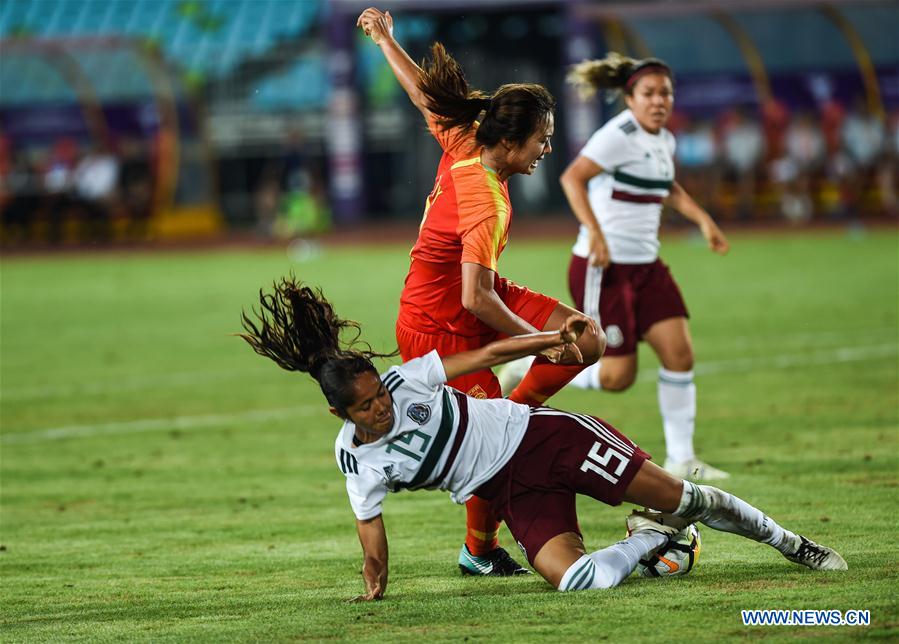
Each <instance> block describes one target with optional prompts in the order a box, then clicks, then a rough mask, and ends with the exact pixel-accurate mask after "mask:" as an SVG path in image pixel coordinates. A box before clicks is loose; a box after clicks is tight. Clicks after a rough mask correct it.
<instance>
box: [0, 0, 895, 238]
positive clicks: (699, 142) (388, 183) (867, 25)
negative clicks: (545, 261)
mask: <svg viewBox="0 0 899 644" xmlns="http://www.w3.org/2000/svg"><path fill="white" fill-rule="evenodd" d="M368 4H369V3H367V2H359V1H356V0H334V1H332V2H326V1H324V0H115V1H101V0H6V1H5V2H3V3H2V4H0V207H2V209H3V222H2V225H3V228H2V233H3V242H4V244H6V245H15V244H22V243H32V242H38V243H44V242H47V241H51V242H59V243H65V242H76V243H77V242H81V241H84V240H85V239H88V240H92V241H98V242H102V241H108V240H117V239H126V238H139V239H142V238H147V237H150V238H166V237H185V236H211V235H216V234H219V233H221V232H222V231H225V230H250V229H253V230H256V231H258V232H259V233H260V234H262V235H266V236H269V235H283V236H288V237H289V236H292V235H295V234H302V233H305V232H309V231H315V230H320V229H323V228H325V227H327V226H328V225H329V221H330V220H331V219H332V218H333V220H334V221H336V223H337V224H338V225H351V224H353V223H355V222H358V221H362V220H371V219H377V220H380V219H383V218H388V217H392V218H408V219H413V218H414V219H417V218H418V217H419V216H420V209H421V203H422V201H423V198H424V196H425V195H426V194H427V192H428V191H429V189H430V186H431V183H432V181H433V171H434V168H435V167H436V164H437V158H438V149H437V146H436V145H434V144H433V143H432V142H431V140H430V138H429V136H428V134H427V132H426V131H425V130H424V128H423V126H422V125H421V124H420V122H419V120H420V119H419V117H418V115H417V113H416V112H415V111H414V109H412V108H411V106H410V105H409V104H408V101H407V100H406V98H405V96H404V95H403V94H402V91H401V90H400V88H399V87H398V85H397V84H396V82H395V81H394V79H393V77H392V74H391V73H390V70H389V68H388V67H387V66H386V64H385V63H384V61H383V59H382V57H381V55H380V53H379V52H378V51H377V49H376V48H375V47H374V46H373V45H372V44H371V43H369V42H367V40H366V39H365V38H363V37H361V36H360V34H359V33H358V32H357V31H356V29H355V18H356V16H357V15H358V13H359V11H361V10H362V9H363V8H364V7H365V6H367V5H368ZM383 7H384V8H390V9H391V12H392V13H393V14H394V15H395V17H396V35H397V37H398V39H399V40H400V41H401V42H402V43H403V45H404V46H405V47H406V48H407V49H408V51H409V52H410V54H411V55H413V57H416V58H421V57H423V56H424V55H425V54H426V52H427V47H428V45H429V44H430V43H431V42H432V41H434V40H441V41H442V42H444V43H445V44H446V45H447V47H448V48H449V49H450V51H451V52H452V53H453V54H454V55H455V56H456V57H457V58H458V59H459V61H460V62H461V63H462V65H463V67H464V68H465V69H466V71H467V73H468V75H469V78H470V80H471V82H472V84H473V85H475V86H476V87H480V88H484V89H493V88H495V87H496V86H498V85H500V84H501V83H504V82H512V81H532V82H540V83H543V84H545V85H547V86H548V87H549V89H550V90H551V91H552V92H553V93H554V94H556V96H557V97H558V98H559V101H560V104H559V110H558V115H557V120H558V126H557V137H556V138H557V140H556V141H555V149H556V151H555V153H554V154H553V156H552V157H551V158H550V159H549V163H546V164H544V166H543V167H542V168H541V172H540V173H538V175H536V176H535V177H532V178H529V179H528V180H527V181H519V180H513V181H512V190H513V193H514V194H513V200H514V202H515V203H516V208H517V212H518V213H519V214H520V215H523V216H528V215H529V214H546V213H555V214H562V213H564V211H565V206H564V200H563V197H562V194H561V191H560V189H559V187H558V185H557V181H556V179H557V177H558V175H559V174H560V172H561V170H562V169H563V168H564V166H565V165H566V164H567V162H568V161H569V160H570V158H571V157H572V156H573V155H575V154H576V153H577V151H578V149H579V146H580V145H581V144H582V143H583V142H584V141H585V140H586V138H587V136H589V134H590V133H591V132H592V131H593V130H594V129H595V128H596V127H598V126H599V125H600V124H601V123H602V122H603V121H604V120H606V119H607V118H609V117H610V116H611V115H612V114H614V113H615V112H616V111H617V110H618V109H619V107H620V106H619V105H609V104H606V103H604V102H602V101H599V100H597V101H594V102H593V103H589V104H581V103H579V102H578V101H577V100H576V99H575V97H574V95H573V93H572V92H571V91H570V90H569V89H568V88H566V87H565V86H564V84H563V81H562V79H563V78H564V73H563V70H564V67H565V65H567V64H569V63H571V62H576V61H579V60H581V59H583V58H585V57H594V56H601V55H603V54H604V53H605V52H606V51H608V50H613V49H614V50H617V51H621V52H623V53H628V54H630V55H633V56H637V57H643V56H648V55H654V56H658V57H661V58H663V59H665V60H667V61H668V62H669V64H670V65H671V66H672V68H673V69H674V70H675V72H676V75H677V100H676V109H677V113H676V115H675V118H673V119H672V123H671V124H670V125H671V128H672V129H673V130H675V131H676V133H677V134H678V138H679V149H678V161H679V164H680V165H679V177H680V178H681V180H682V181H683V183H684V184H685V185H686V187H687V189H688V190H690V191H691V192H692V193H694V195H695V196H696V197H697V198H698V199H699V200H701V201H702V202H704V203H705V204H707V205H708V206H709V207H710V209H711V210H712V211H713V212H715V213H716V214H717V215H719V216H721V217H722V218H734V219H742V220H748V221H755V220H767V221H779V220H790V221H793V222H805V221H809V220H815V219H836V218H846V217H856V216H860V215H863V216H881V217H883V216H895V215H896V211H897V201H896V191H897V184H899V178H897V173H899V162H897V157H899V39H897V38H896V34H897V33H899V4H897V3H895V2H890V1H871V2H868V1H856V2H837V3H831V4H826V5H825V4H820V3H817V2H809V1H802V0H780V1H777V0H763V1H759V2H743V1H741V0H739V1H734V2H729V3H715V2H707V1H702V0H697V1H688V0H684V1H680V2H678V1H673V0H672V1H665V2H637V3H619V4H614V3H613V4H608V3H605V4H598V3H591V2H586V1H585V2H562V1H561V0H558V1H551V0H545V1H534V0H519V1H518V2H509V1H508V0H480V1H478V2H472V1H470V0H460V1H455V2H450V1H448V0H447V1H444V0H399V1H395V2H388V3H385V4H384V5H383Z"/></svg>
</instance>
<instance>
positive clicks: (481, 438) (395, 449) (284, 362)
mask: <svg viewBox="0 0 899 644" xmlns="http://www.w3.org/2000/svg"><path fill="white" fill-rule="evenodd" d="M260 305H261V309H260V311H259V312H256V313H255V318H256V319H253V318H252V317H250V316H248V315H247V314H246V313H244V314H243V316H242V318H243V327H244V330H245V331H246V333H243V334H240V335H241V337H242V338H244V339H245V340H246V341H247V342H248V343H249V344H250V346H252V347H253V349H254V350H255V351H256V352H257V353H259V354H260V355H263V356H265V357H267V358H270V359H272V360H274V361H275V362H276V363H277V364H278V365H279V366H280V367H282V368H284V369H287V370H289V371H302V372H305V373H308V374H310V375H311V376H312V377H313V378H315V380H317V381H318V383H319V386H320V387H321V390H322V393H323V394H324V396H325V398H326V399H327V401H328V405H329V406H330V410H331V413H332V414H334V415H335V416H337V417H339V418H341V419H342V420H343V421H344V422H343V427H342V429H341V430H340V433H339V434H338V436H337V441H336V444H335V455H336V458H337V462H338V465H339V467H340V469H341V471H342V472H343V474H344V475H345V476H346V488H347V494H348V495H349V499H350V505H351V506H352V508H353V512H354V514H355V515H356V528H357V530H358V532H359V540H360V542H361V543H362V550H363V556H364V562H363V567H362V572H363V577H364V579H365V588H366V592H365V594H364V595H361V596H360V597H359V598H358V599H363V600H371V599H380V598H381V597H382V596H383V595H384V591H385V589H386V587H387V533H386V531H385V528H384V521H383V519H382V516H381V503H382V501H383V499H384V497H385V496H386V495H387V493H388V492H399V491H400V490H404V489H409V490H419V489H440V490H447V491H448V492H449V493H450V496H451V497H452V499H453V500H454V501H456V502H457V503H464V502H465V501H466V500H467V499H468V498H469V497H470V496H471V495H472V494H477V495H478V496H480V497H481V498H483V499H487V500H488V501H489V502H490V503H491V504H492V507H493V509H494V510H495V511H496V513H497V514H498V515H499V516H500V517H501V518H503V519H505V521H506V524H507V525H508V526H509V530H510V531H511V532H512V536H513V537H514V538H515V539H516V540H517V541H518V544H519V545H520V546H521V548H522V550H523V551H524V552H525V555H526V556H527V558H528V561H529V562H530V563H531V564H532V565H533V567H534V568H535V569H536V570H537V572H539V573H540V574H541V575H543V577H544V578H545V579H546V580H547V581H548V582H549V583H551V584H552V585H553V586H555V587H556V588H558V589H559V590H584V589H588V588H610V587H612V586H615V585H617V584H619V583H620V582H621V581H622V580H623V579H624V578H625V577H627V576H628V575H630V573H631V572H632V571H633V570H634V568H635V567H636V565H637V562H638V561H639V560H640V559H644V558H646V557H648V556H650V555H651V554H652V553H654V552H655V551H656V550H658V549H659V548H661V547H662V546H664V545H665V544H666V543H667V541H668V539H669V538H670V537H672V536H674V535H676V534H677V533H678V531H679V530H682V529H683V528H684V527H686V526H687V525H689V524H691V523H693V522H696V521H699V522H702V523H704V524H705V525H707V526H709V527H711V528H715V529H717V530H723V531H725V532H733V533H734V534H739V535H742V536H745V537H748V538H750V539H754V540H756V541H760V542H762V543H767V544H769V545H771V546H772V547H774V548H776V549H777V550H778V551H780V552H781V553H782V554H783V555H784V556H785V557H786V558H787V559H789V560H790V561H793V562H795V563H799V564H802V565H805V566H808V567H809V568H812V569H815V570H845V569H846V568H847V566H846V562H845V561H843V558H842V557H840V555H839V554H837V553H836V552H835V551H833V550H831V549H830V548H826V547H824V546H820V545H818V544H816V543H814V542H812V541H810V540H808V539H806V538H805V537H801V536H799V535H796V534H794V533H792V532H789V531H788V530H785V529H784V528H782V527H780V526H779V525H778V524H777V523H775V522H774V521H773V520H772V519H771V518H769V517H767V516H765V515H764V514H763V513H762V512H761V511H760V510H758V509H756V508H754V507H753V506H751V505H749V504H748V503H746V502H745V501H742V500H740V499H738V498H737V497H735V496H733V495H731V494H728V493H727V492H724V491H722V490H719V489H717V488H714V487H710V486H705V485H696V484H694V483H691V482H689V481H683V480H681V479H679V478H677V477H675V476H673V475H671V474H669V473H668V472H666V471H665V470H663V469H662V468H660V467H658V466H657V465H655V464H653V463H651V462H650V461H648V460H647V459H648V458H649V456H648V455H647V454H646V453H645V452H643V451H642V450H641V449H640V448H639V447H638V446H637V445H636V444H634V443H633V442H632V441H631V440H630V439H629V438H627V437H626V436H625V435H624V434H621V433H619V432H618V431H617V430H616V429H615V428H614V427H612V426H611V425H610V424H609V423H607V422H605V421H603V420H601V419H599V418H595V417H593V416H587V415H584V414H574V413H568V412H564V411H561V410H557V409H551V408H549V407H533V408H532V407H528V406H527V405H521V404H518V403H515V402H512V401H510V400H507V399H502V398H500V399H477V398H472V397H470V396H465V395H464V394H462V393H460V392H459V391H457V390H455V389H453V388H451V387H448V386H447V385H446V382H447V381H448V380H452V379H454V378H458V377H459V376H462V375H464V374H467V373H472V372H474V371H477V370H479V369H489V368H490V367H493V366H495V365H498V364H502V363H504V362H507V361H509V360H514V359H516V358H519V357H521V356H524V355H529V354H535V353H539V352H541V351H546V350H547V349H551V348H555V349H557V350H558V349H561V348H563V347H569V348H571V349H572V350H573V351H574V352H575V353H577V350H576V349H574V347H575V346H576V345H575V344H574V343H575V342H576V340H577V338H578V336H579V335H580V334H581V333H583V332H584V329H585V328H586V327H587V325H588V323H587V322H586V321H585V320H584V319H583V318H582V317H580V316H570V317H569V318H568V319H566V320H564V321H563V322H562V323H561V324H560V328H559V330H558V331H547V332H542V333H532V334H527V335H519V336H516V337H512V338H508V339H504V340H498V341H496V342H491V343H490V344H488V345H487V346H485V347H482V348H480V349H475V350H474V351H465V352H462V353H457V354H454V355H446V356H442V357H441V356H440V355H438V353H437V351H431V352H430V353H428V354H427V355H425V356H423V357H421V358H416V359H413V360H410V361H408V362H406V363H404V364H402V365H400V366H397V367H391V368H390V369H388V370H387V371H386V372H384V373H383V374H381V375H380V376H379V375H378V372H377V371H376V370H375V368H374V366H373V365H372V363H371V360H370V358H372V357H375V356H383V354H377V353H374V352H373V351H371V350H370V348H367V349H364V350H360V349H356V348H354V345H355V341H356V339H357V338H358V337H359V334H360V327H359V325H358V324H357V323H355V322H351V321H348V320H342V319H340V318H339V317H337V315H336V314H335V312H334V310H333V308H332V307H331V305H330V303H329V302H328V301H327V300H325V299H324V297H323V295H322V294H321V292H320V291H318V292H316V291H314V290H312V289H310V288H309V287H307V286H303V285H302V284H298V283H296V282H295V281H294V280H293V279H282V280H281V282H280V283H278V284H275V287H274V292H273V293H271V294H265V293H263V292H261V291H260ZM345 330H352V331H354V332H355V337H354V338H353V339H352V341H350V342H348V343H347V342H341V340H340V337H339V336H340V334H341V332H342V331H345ZM366 347H367V345H366ZM575 494H586V495H588V496H592V497H593V498H594V499H597V500H598V501H602V502H604V503H607V504H609V505H618V504H620V503H621V502H622V501H627V502H629V503H635V504H638V505H643V506H647V507H649V508H654V509H655V510H658V511H661V513H656V512H650V511H646V512H634V513H633V514H631V515H630V516H629V517H628V519H627V526H628V533H629V536H628V537H627V538H626V539H624V540H622V541H619V542H618V543H616V544H614V545H612V546H609V547H607V548H603V549H602V550H597V551H596V552H593V553H590V554H586V548H585V547H584V542H583V539H582V537H581V534H580V529H579V527H578V521H577V515H576V512H575Z"/></svg>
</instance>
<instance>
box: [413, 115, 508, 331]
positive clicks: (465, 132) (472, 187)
mask: <svg viewBox="0 0 899 644" xmlns="http://www.w3.org/2000/svg"><path fill="white" fill-rule="evenodd" d="M428 126H429V128H430V130H431V133H432V134H433V135H434V137H435V138H436V139H437V141H438V142H439V143H440V146H441V147H442V148H443V157H442V158H441V159H440V165H439V166H438V168H437V178H436V180H435V181H434V189H433V190H432V191H431V194H429V195H428V197H427V199H426V200H425V211H424V217H423V218H422V221H421V227H420V228H419V232H418V240H417V241H416V243H415V246H414V247H413V248H412V252H411V257H412V261H411V264H410V266H409V274H408V275H407V276H406V284H405V287H404V288H403V293H402V295H401V296H400V313H399V320H398V324H400V325H402V326H404V327H406V328H408V329H414V330H415V331H418V332H421V333H452V334H455V335H462V336H469V337H471V336H478V335H485V334H490V333H494V331H493V329H491V328H490V327H489V326H487V325H486V324H484V323H483V322H481V321H480V320H479V319H478V318H476V317H475V316H474V315H472V314H471V313H469V312H468V311H466V310H465V309H464V308H463V307H462V264H463V263H464V262H472V263H475V264H480V265H481V266H484V267H485V268H489V269H490V270H492V271H494V272H496V269H497V262H498V261H499V256H500V255H501V254H502V252H503V249H504V248H505V247H506V242H507V241H508V238H509V224H510V223H511V220H512V204H511V202H510V201H509V186H508V184H507V183H506V182H505V181H500V179H499V177H498V176H497V175H496V173H495V172H494V171H493V170H491V169H490V168H488V167H486V166H484V165H483V164H482V163H481V148H480V146H479V145H478V144H477V142H476V141H475V132H476V131H477V124H476V123H475V124H473V125H472V126H470V127H458V128H453V129H451V130H441V129H440V127H439V125H438V124H437V122H436V121H435V120H433V119H432V120H431V121H430V122H429V123H428ZM497 279H498V277H497Z"/></svg>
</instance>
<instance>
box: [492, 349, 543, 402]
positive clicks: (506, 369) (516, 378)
mask: <svg viewBox="0 0 899 644" xmlns="http://www.w3.org/2000/svg"><path fill="white" fill-rule="evenodd" d="M533 362H534V358H532V357H530V356H529V357H526V358H519V359H518V360H513V361H512V362H507V363H506V364H504V365H502V366H501V367H500V368H499V369H497V371H496V378H497V379H498V380H499V386H500V389H502V391H503V396H508V395H509V394H511V393H512V390H513V389H515V387H517V386H518V383H519V382H521V379H522V378H524V374H526V373H527V372H528V369H530V368H531V364H533Z"/></svg>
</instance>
